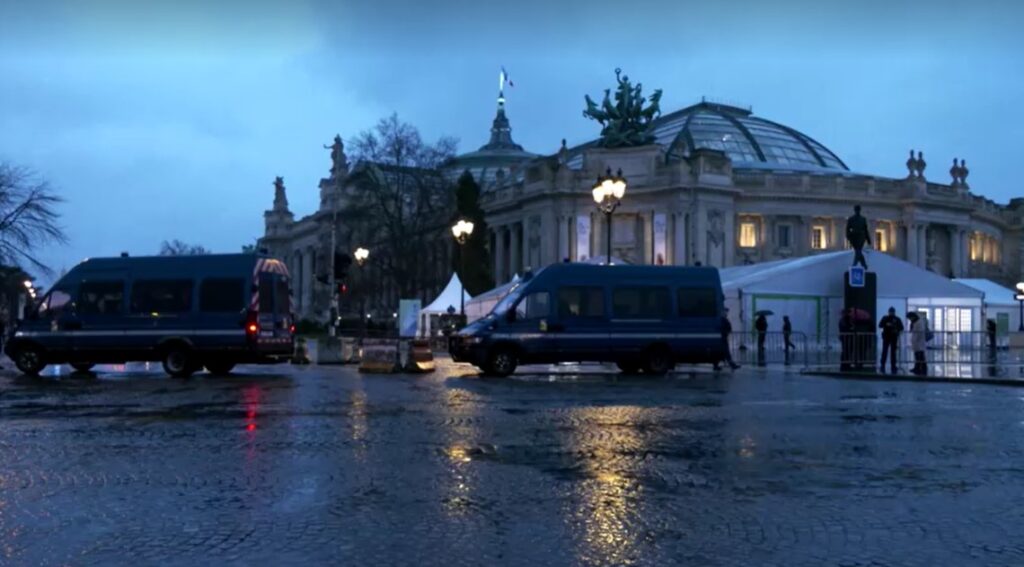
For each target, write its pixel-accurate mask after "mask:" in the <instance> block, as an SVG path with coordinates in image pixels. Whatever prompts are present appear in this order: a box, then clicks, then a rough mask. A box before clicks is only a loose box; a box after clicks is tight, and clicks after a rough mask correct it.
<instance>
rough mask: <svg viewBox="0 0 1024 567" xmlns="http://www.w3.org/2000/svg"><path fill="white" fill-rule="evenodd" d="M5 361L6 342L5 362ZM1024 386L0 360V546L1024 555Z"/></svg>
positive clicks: (80, 550)
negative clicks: (80, 370) (13, 365)
mask: <svg viewBox="0 0 1024 567" xmlns="http://www.w3.org/2000/svg"><path fill="white" fill-rule="evenodd" d="M8 368H9V366H8ZM1022 433H1024V391H1021V390H1018V389H1013V388H1001V387H994V386H971V385H963V384H912V383H874V382H848V381H840V380H832V379H824V378H813V377H802V376H797V375H785V374H781V373H778V374H775V373H770V372H769V373H767V374H761V373H756V372H747V371H745V370H744V371H740V372H738V373H737V374H735V375H731V376H730V375H723V376H720V377H714V376H711V375H706V374H698V375H696V376H690V375H686V374H683V375H678V376H676V377H673V378H670V379H662V380H651V379H641V378H621V379H616V378H611V377H582V378H573V377H569V376H559V377H549V376H526V377H520V378H517V379H513V380H485V379H480V378H477V377H475V376H473V375H472V371H471V370H470V369H468V368H463V367H456V366H452V365H450V364H447V365H445V364H442V365H441V368H440V369H439V371H438V372H437V373H435V374H433V375H426V376H360V375H359V374H357V373H356V372H355V371H354V370H353V369H351V368H347V367H346V368H341V367H330V368H318V367H301V368H293V367H286V366H280V367H258V368H253V367H250V368H243V369H242V370H241V374H240V375H236V376H233V377H230V378H213V377H210V376H207V375H197V376H196V377H195V378H193V379H192V380H189V381H177V380H172V379H168V378H166V377H164V376H163V375H162V374H161V373H159V372H157V371H156V370H155V369H154V370H152V371H149V370H145V369H140V370H137V371H134V370H133V371H129V372H101V373H100V375H99V378H98V379H95V378H94V379H88V378H78V377H70V378H69V377H67V376H64V377H61V378H60V379H54V378H50V379H47V380H43V381H33V380H29V379H25V378H21V377H17V376H15V375H14V374H13V373H12V372H10V371H3V373H2V374H0V564H2V565H63V564H94V563H100V564H110V563H118V564H133V565H144V564H155V563H161V564H180V565H196V564H217V565H223V564H246V565H253V564H262V565H282V564H303V565H310V564H374V565H383V564H395V565H400V564H407V565H412V564H415V565H493V564H512V565H527V564H528V565H574V564H576V565H622V564H642V565H669V564H689V565H787V566H788V565H850V566H855V565H974V564H976V565H1022V564H1024V490H1022V488H1024V474H1022V473H1024V443H1022V441H1021V439H1022V437H1024V436H1022Z"/></svg>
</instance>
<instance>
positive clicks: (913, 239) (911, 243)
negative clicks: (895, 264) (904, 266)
mask: <svg viewBox="0 0 1024 567" xmlns="http://www.w3.org/2000/svg"><path fill="white" fill-rule="evenodd" d="M903 229H904V231H905V232H906V237H905V238H904V239H903V259H904V260H906V261H907V262H910V263H911V264H914V265H917V225H915V224H913V223H906V224H904V225H903Z"/></svg>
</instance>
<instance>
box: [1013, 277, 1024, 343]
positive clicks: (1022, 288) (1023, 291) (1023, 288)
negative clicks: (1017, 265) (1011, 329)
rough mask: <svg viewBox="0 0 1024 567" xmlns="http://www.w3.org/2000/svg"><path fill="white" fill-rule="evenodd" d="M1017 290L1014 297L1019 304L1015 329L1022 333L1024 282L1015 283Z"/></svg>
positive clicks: (1023, 325)
mask: <svg viewBox="0 0 1024 567" xmlns="http://www.w3.org/2000/svg"><path fill="white" fill-rule="evenodd" d="M1017 292H1018V293H1017V295H1016V296H1015V299H1016V300H1017V303H1018V304H1019V305H1020V323H1018V324H1017V330H1018V331H1020V332H1022V333H1024V282H1020V283H1018V284H1017Z"/></svg>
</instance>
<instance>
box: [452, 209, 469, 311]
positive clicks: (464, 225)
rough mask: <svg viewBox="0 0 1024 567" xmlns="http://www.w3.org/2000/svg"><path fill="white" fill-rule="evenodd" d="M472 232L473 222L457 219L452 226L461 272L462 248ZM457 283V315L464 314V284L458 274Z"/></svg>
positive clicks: (464, 270) (462, 267)
mask: <svg viewBox="0 0 1024 567" xmlns="http://www.w3.org/2000/svg"><path fill="white" fill-rule="evenodd" d="M471 234H473V223H471V222H469V221H467V220H464V219H459V222H457V223H455V224H454V225H453V226H452V235H454V236H455V241H456V242H458V243H459V271H460V272H462V273H465V272H466V266H465V254H463V252H462V249H463V248H464V247H465V246H464V245H465V244H466V240H468V239H469V236H470V235H471ZM459 283H460V284H461V289H460V290H459V316H460V317H465V316H466V284H465V283H464V282H463V281H462V276H459Z"/></svg>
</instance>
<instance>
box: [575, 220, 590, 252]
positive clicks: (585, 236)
mask: <svg viewBox="0 0 1024 567" xmlns="http://www.w3.org/2000/svg"><path fill="white" fill-rule="evenodd" d="M589 259H590V215H579V216H577V217H576V261H577V262H586V261H587V260H589Z"/></svg>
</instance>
